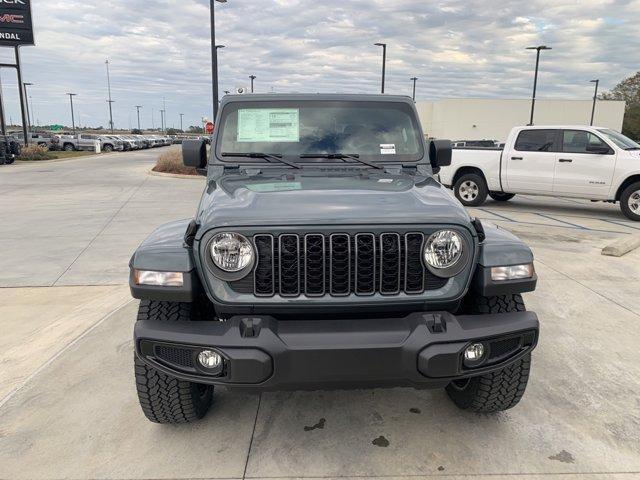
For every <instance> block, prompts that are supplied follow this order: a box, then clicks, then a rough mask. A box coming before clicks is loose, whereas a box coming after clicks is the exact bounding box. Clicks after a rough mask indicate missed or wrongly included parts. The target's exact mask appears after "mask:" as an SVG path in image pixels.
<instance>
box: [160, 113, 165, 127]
mask: <svg viewBox="0 0 640 480" xmlns="http://www.w3.org/2000/svg"><path fill="white" fill-rule="evenodd" d="M164 112H165V111H164V109H162V110H160V128H161V131H162V132H164Z"/></svg>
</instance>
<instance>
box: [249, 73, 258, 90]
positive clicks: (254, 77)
mask: <svg viewBox="0 0 640 480" xmlns="http://www.w3.org/2000/svg"><path fill="white" fill-rule="evenodd" d="M249 78H250V79H251V93H253V82H254V80H255V79H256V78H258V77H256V76H255V75H249Z"/></svg>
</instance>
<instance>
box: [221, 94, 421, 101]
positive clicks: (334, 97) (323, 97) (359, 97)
mask: <svg viewBox="0 0 640 480" xmlns="http://www.w3.org/2000/svg"><path fill="white" fill-rule="evenodd" d="M278 100H289V101H304V100H318V101H325V102H326V101H342V102H410V103H413V99H412V98H411V97H409V96H407V95H383V94H376V95H371V94H357V93H246V94H242V95H225V96H224V97H222V103H227V102H238V101H240V102H262V101H278Z"/></svg>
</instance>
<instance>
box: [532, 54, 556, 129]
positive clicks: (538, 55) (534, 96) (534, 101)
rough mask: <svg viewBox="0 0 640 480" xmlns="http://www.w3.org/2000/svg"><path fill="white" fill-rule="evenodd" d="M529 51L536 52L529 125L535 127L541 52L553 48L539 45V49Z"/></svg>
mask: <svg viewBox="0 0 640 480" xmlns="http://www.w3.org/2000/svg"><path fill="white" fill-rule="evenodd" d="M527 50H536V73H535V75H534V77H533V97H531V120H530V121H529V125H533V112H534V111H535V108H536V90H537V88H538V66H539V65H540V51H542V50H551V47H547V46H546V45H539V46H537V47H527Z"/></svg>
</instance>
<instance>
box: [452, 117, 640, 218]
mask: <svg viewBox="0 0 640 480" xmlns="http://www.w3.org/2000/svg"><path fill="white" fill-rule="evenodd" d="M440 181H441V182H442V184H444V185H446V186H447V187H451V188H453V191H454V193H455V195H456V197H457V198H458V200H460V201H461V202H462V204H463V205H466V206H474V207H475V206H478V205H481V204H482V203H484V201H485V200H486V198H487V196H490V197H491V198H493V199H494V200H496V201H499V202H505V201H508V200H510V199H512V198H513V197H514V196H515V195H516V194H520V193H521V194H527V195H551V196H556V197H574V198H585V199H588V200H594V201H605V202H611V203H616V202H620V208H621V209H622V212H623V213H624V214H625V215H626V216H627V217H628V218H630V219H631V220H635V221H640V145H639V144H637V143H636V142H634V141H633V140H631V139H629V138H627V137H625V136H624V135H622V134H621V133H618V132H615V131H613V130H610V129H607V128H597V127H585V126H535V127H516V128H514V129H513V130H511V133H510V134H509V138H508V139H507V141H506V143H505V146H504V148H456V149H454V150H453V159H452V162H451V166H449V167H443V168H442V170H441V171H440Z"/></svg>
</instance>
